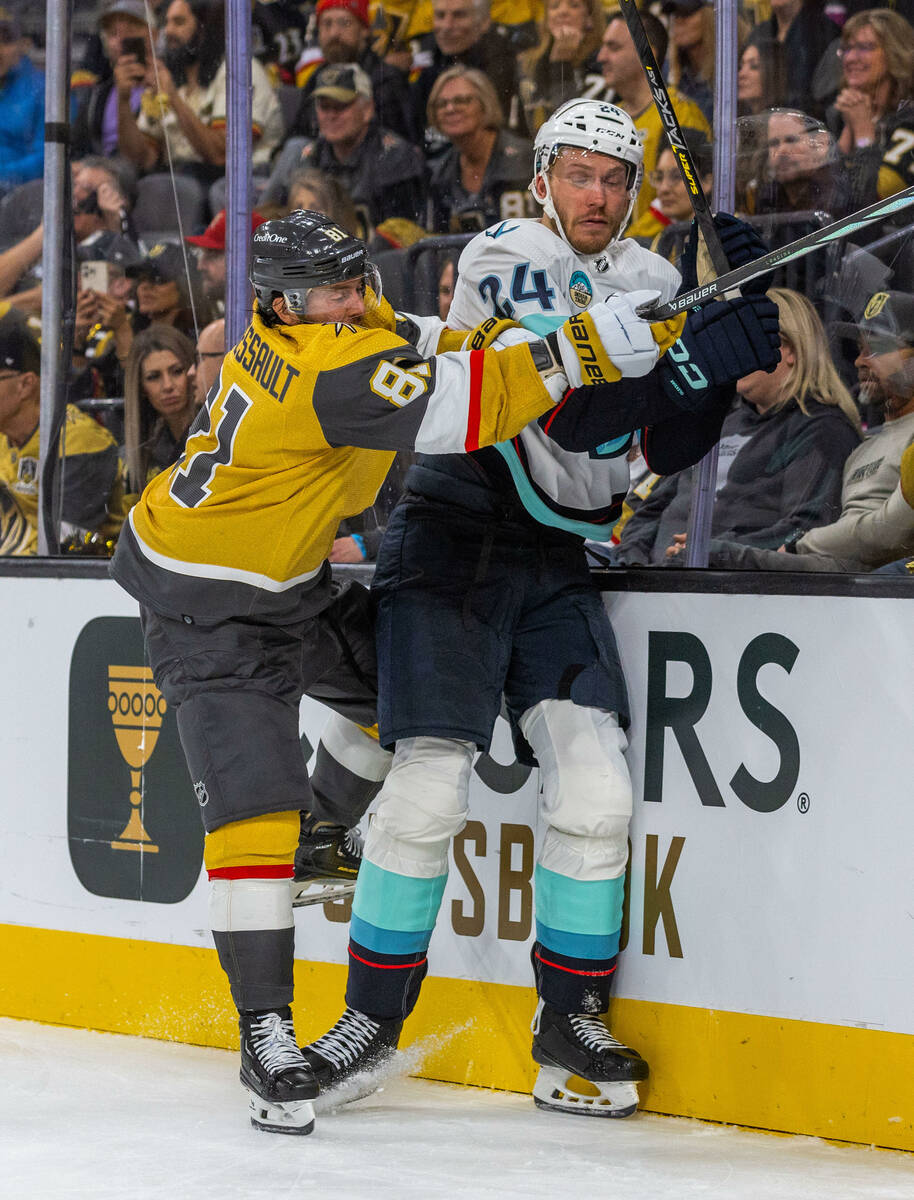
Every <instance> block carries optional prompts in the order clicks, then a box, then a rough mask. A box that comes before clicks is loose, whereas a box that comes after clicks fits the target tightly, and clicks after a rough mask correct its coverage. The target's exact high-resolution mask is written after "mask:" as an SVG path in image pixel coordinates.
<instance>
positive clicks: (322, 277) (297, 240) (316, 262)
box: [251, 208, 381, 317]
mask: <svg viewBox="0 0 914 1200" xmlns="http://www.w3.org/2000/svg"><path fill="white" fill-rule="evenodd" d="M348 279H363V280H364V282H365V284H367V286H368V287H370V288H371V289H372V291H373V292H374V294H375V296H376V297H378V298H380V295H381V279H380V275H379V274H378V269H377V267H375V265H374V264H373V263H370V262H369V261H368V249H367V247H366V246H365V243H364V242H363V241H362V240H361V238H357V237H353V236H352V234H351V233H347V232H346V231H345V229H341V228H340V226H339V225H337V223H336V222H335V221H331V220H330V218H329V217H325V216H324V214H323V213H319V212H314V211H312V210H310V209H303V208H299V209H296V210H295V211H294V212H291V213H289V215H288V216H287V217H280V218H278V219H277V220H275V221H264V223H263V224H262V225H259V226H258V227H257V229H255V230H254V234H253V237H252V239H251V283H252V284H253V287H254V294H255V295H256V297H257V299H258V300H259V301H260V304H261V306H262V307H263V308H265V309H270V308H271V307H272V304H273V300H274V299H275V298H276V296H278V295H281V296H284V297H285V301H286V305H287V307H288V309H289V311H290V312H293V313H295V314H296V316H299V317H305V316H307V307H308V293H309V292H310V291H311V289H312V288H315V287H324V286H325V285H326V284H328V283H341V282H343V281H344V280H348Z"/></svg>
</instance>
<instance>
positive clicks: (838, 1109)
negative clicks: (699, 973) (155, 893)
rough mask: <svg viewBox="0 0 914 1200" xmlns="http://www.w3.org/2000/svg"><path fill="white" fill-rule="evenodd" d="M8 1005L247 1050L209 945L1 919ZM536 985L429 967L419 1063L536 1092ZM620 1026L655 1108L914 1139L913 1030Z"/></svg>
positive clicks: (318, 1013) (308, 987) (299, 985)
mask: <svg viewBox="0 0 914 1200" xmlns="http://www.w3.org/2000/svg"><path fill="white" fill-rule="evenodd" d="M0 958H2V961H4V962H5V963H6V964H7V965H8V966H10V965H12V964H19V966H18V968H17V969H16V970H13V971H10V970H7V971H4V972H3V974H2V976H0V1013H2V1014H3V1015H4V1016H10V1017H21V1018H24V1019H28V1020H34V1021H47V1022H50V1023H53V1024H60V1025H76V1026H79V1027H84V1028H90V1029H103V1030H109V1031H112V1032H115V1033H128V1034H137V1035H140V1036H143V1037H155V1038H162V1039H165V1040H169V1041H182V1042H189V1043H192V1044H195V1045H201V1046H221V1047H229V1048H234V1047H236V1046H237V1044H238V1033H237V1018H236V1014H235V1011H234V1008H233V1007H232V1004H231V1001H230V999H229V995H228V987H227V985H226V983H225V978H224V976H223V974H222V971H221V970H220V968H219V964H218V961H217V959H216V953H215V951H214V950H210V949H202V948H201V949H194V948H192V947H189V946H172V945H166V944H162V943H160V942H139V941H132V940H128V939H124V938H111V937H99V936H97V935H90V934H78V933H68V932H65V931H58V930H48V929H37V928H32V927H28V926H21V925H0ZM345 976H346V972H345V968H344V967H342V966H338V965H336V964H331V963H309V962H304V961H297V962H296V964H295V987H296V996H297V1002H296V1005H295V1016H296V1028H297V1031H298V1034H299V1037H300V1038H302V1039H303V1040H304V1039H305V1038H312V1037H315V1036H317V1035H318V1034H320V1033H323V1032H325V1031H326V1029H327V1028H328V1026H329V1025H331V1024H332V1023H333V1022H334V1021H335V1020H336V1019H337V1017H338V1016H339V1015H340V1012H341V1011H342V1006H343V989H344V985H345ZM533 1009H534V995H533V990H532V988H522V987H511V986H509V985H507V984H490V983H477V982H472V981H467V980H460V979H435V978H429V979H427V980H426V982H425V984H424V986H423V989H422V998H421V1000H420V1002H419V1006H418V1008H417V1009H416V1012H415V1014H414V1015H413V1017H411V1018H410V1021H409V1023H408V1025H407V1037H406V1039H405V1044H409V1043H412V1042H415V1041H419V1040H422V1041H423V1042H425V1043H427V1053H426V1055H425V1057H424V1059H423V1063H422V1068H421V1070H419V1071H418V1072H417V1073H418V1074H420V1075H423V1076H425V1077H427V1078H431V1079H443V1080H447V1081H450V1082H454V1083H466V1084H477V1085H479V1086H483V1087H496V1088H503V1089H507V1090H510V1091H521V1092H524V1091H529V1090H530V1087H531V1086H532V1083H533V1078H534V1066H533V1063H532V1060H531V1058H530V1032H529V1029H530V1020H531V1017H532V1015H533ZM612 1022H613V1032H614V1033H615V1034H616V1036H617V1037H619V1038H621V1039H622V1040H623V1041H626V1042H629V1043H630V1044H631V1045H633V1046H637V1048H638V1049H639V1050H640V1051H641V1052H642V1054H644V1056H645V1058H646V1059H647V1060H648V1062H650V1063H651V1067H652V1072H653V1074H652V1077H651V1081H650V1083H649V1084H648V1086H647V1088H646V1089H644V1090H643V1093H642V1107H644V1108H648V1109H650V1110H651V1111H654V1112H660V1113H671V1114H675V1115H679V1116H689V1117H702V1118H705V1119H708V1120H713V1121H724V1122H727V1123H733V1124H739V1125H748V1126H755V1127H757V1128H761V1129H772V1130H781V1131H785V1132H790V1133H802V1134H811V1135H815V1136H818V1137H826V1138H833V1139H837V1140H842V1141H852V1142H862V1143H865V1144H874V1145H877V1146H886V1147H891V1148H893V1149H897V1150H914V1088H912V1087H911V1085H910V1080H911V1079H912V1078H914V1037H911V1036H908V1035H905V1034H898V1033H884V1032H881V1031H879V1030H872V1029H857V1028H848V1027H845V1026H841V1025H816V1024H813V1023H811V1022H806V1021H786V1020H778V1019H775V1018H772V1017H759V1016H747V1015H745V1014H743V1013H729V1012H716V1011H708V1010H706V1009H699V1008H686V1007H683V1006H677V1005H669V1004H651V1003H647V1002H644V1001H637V1000H617V1001H614V1006H613V1011H612Z"/></svg>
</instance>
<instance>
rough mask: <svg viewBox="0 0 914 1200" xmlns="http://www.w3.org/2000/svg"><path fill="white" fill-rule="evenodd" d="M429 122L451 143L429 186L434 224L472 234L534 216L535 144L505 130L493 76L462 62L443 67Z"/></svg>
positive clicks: (439, 229) (430, 105)
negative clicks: (529, 186) (532, 173)
mask: <svg viewBox="0 0 914 1200" xmlns="http://www.w3.org/2000/svg"><path fill="white" fill-rule="evenodd" d="M428 122H429V125H431V126H434V127H435V128H436V129H437V130H438V131H439V133H441V134H443V135H444V137H445V138H447V140H448V141H449V142H450V143H451V145H450V149H448V150H447V151H445V153H444V155H443V156H442V157H441V158H440V159H438V160H437V161H436V163H435V164H434V167H433V171H432V178H431V183H430V185H429V210H430V211H429V227H430V229H431V230H432V231H433V232H434V233H467V232H471V231H472V232H476V231H478V230H480V229H485V228H486V227H487V226H488V225H492V224H494V223H495V222H496V221H502V220H506V219H510V218H516V217H527V216H533V215H535V214H534V212H533V208H534V205H533V199H532V197H531V196H530V195H529V193H528V191H527V184H528V183H529V181H530V163H531V162H532V161H533V146H532V145H531V144H530V142H528V141H527V140H526V139H525V138H520V137H517V136H516V135H515V134H513V133H508V132H507V130H505V129H504V128H503V126H504V114H503V112H502V108H501V104H500V103H499V101H498V96H497V95H496V92H495V88H494V87H493V86H492V84H491V82H490V81H489V79H488V77H487V76H486V75H484V74H483V73H482V71H477V70H475V69H474V68H473V67H465V66H462V65H460V64H458V65H457V66H453V67H448V68H447V70H445V71H442V72H441V74H440V75H439V76H438V78H437V79H436V80H435V84H434V86H433V88H432V90H431V94H430V95H429V98H428Z"/></svg>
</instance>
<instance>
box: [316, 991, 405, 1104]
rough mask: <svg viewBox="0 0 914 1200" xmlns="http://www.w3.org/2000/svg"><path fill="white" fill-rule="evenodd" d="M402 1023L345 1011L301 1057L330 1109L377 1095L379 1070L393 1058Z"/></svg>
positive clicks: (352, 1009) (350, 1010)
mask: <svg viewBox="0 0 914 1200" xmlns="http://www.w3.org/2000/svg"><path fill="white" fill-rule="evenodd" d="M402 1028H403V1022H402V1021H397V1020H395V1021H373V1020H372V1019H371V1017H366V1016H365V1014H364V1013H360V1012H358V1011H357V1010H356V1009H354V1008H347V1009H346V1011H345V1012H344V1013H343V1015H342V1016H341V1017H340V1019H339V1020H338V1021H337V1023H336V1024H335V1025H334V1026H333V1028H332V1029H330V1030H328V1031H327V1032H326V1033H325V1034H324V1035H323V1037H319V1038H318V1039H317V1040H316V1041H314V1042H312V1043H311V1044H310V1045H309V1046H302V1054H303V1055H304V1058H305V1061H306V1062H307V1063H308V1066H309V1067H310V1068H311V1070H312V1071H313V1072H314V1075H315V1076H316V1078H317V1081H318V1083H319V1084H320V1089H321V1098H322V1099H323V1098H324V1096H325V1094H326V1097H327V1101H328V1103H327V1104H326V1105H321V1107H328V1108H332V1107H335V1106H336V1105H339V1104H347V1103H348V1102H349V1101H351V1100H361V1099H362V1097H363V1096H370V1095H371V1093H372V1092H375V1091H377V1089H378V1086H379V1084H380V1079H379V1078H378V1076H379V1073H380V1072H381V1068H383V1067H384V1066H385V1064H386V1063H388V1062H390V1060H391V1059H392V1058H393V1057H394V1054H395V1053H396V1049H397V1043H398V1042H399V1040H400V1030H401V1029H402Z"/></svg>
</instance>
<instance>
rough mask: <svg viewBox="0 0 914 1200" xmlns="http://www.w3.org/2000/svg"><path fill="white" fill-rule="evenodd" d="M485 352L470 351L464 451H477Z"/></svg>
mask: <svg viewBox="0 0 914 1200" xmlns="http://www.w3.org/2000/svg"><path fill="white" fill-rule="evenodd" d="M484 354H485V350H471V351H470V403H469V411H468V412H467V436H466V441H465V442H464V443H463V447H464V449H465V450H467V451H470V450H478V449H479V422H480V414H481V408H482V402H481V397H482V368H483V361H484V360H483V355H484Z"/></svg>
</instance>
